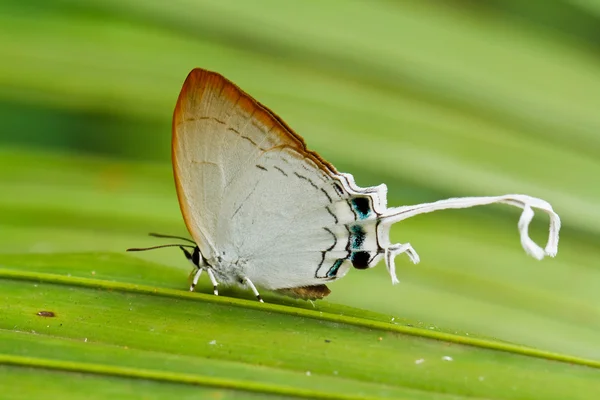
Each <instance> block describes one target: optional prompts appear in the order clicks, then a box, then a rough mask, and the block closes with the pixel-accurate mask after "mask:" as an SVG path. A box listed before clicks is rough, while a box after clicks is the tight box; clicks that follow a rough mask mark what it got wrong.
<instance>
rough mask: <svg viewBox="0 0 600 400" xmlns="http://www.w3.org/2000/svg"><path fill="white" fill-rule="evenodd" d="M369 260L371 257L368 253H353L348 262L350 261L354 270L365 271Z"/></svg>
mask: <svg viewBox="0 0 600 400" xmlns="http://www.w3.org/2000/svg"><path fill="white" fill-rule="evenodd" d="M370 259H371V255H370V254H369V252H368V251H355V252H354V253H352V256H350V261H352V266H353V267H354V268H356V269H367V268H369V260H370Z"/></svg>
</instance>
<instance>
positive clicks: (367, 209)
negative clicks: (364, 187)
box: [350, 197, 373, 219]
mask: <svg viewBox="0 0 600 400" xmlns="http://www.w3.org/2000/svg"><path fill="white" fill-rule="evenodd" d="M350 203H351V204H352V209H353V210H354V212H355V213H356V216H357V217H358V219H366V218H369V215H371V213H372V212H373V211H372V210H371V202H370V201H369V198H368V197H355V198H353V199H351V200H350Z"/></svg>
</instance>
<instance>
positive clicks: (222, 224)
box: [129, 68, 560, 301]
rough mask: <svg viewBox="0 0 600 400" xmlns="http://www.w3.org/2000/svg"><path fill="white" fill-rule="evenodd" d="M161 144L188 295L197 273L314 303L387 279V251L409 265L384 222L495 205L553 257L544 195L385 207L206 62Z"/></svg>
mask: <svg viewBox="0 0 600 400" xmlns="http://www.w3.org/2000/svg"><path fill="white" fill-rule="evenodd" d="M171 151H172V162H173V174H174V177H175V185H176V189H177V197H178V200H179V205H180V208H181V213H182V215H183V219H184V221H185V224H186V226H187V229H188V231H189V233H190V234H191V236H192V238H193V241H190V242H192V243H193V244H191V245H177V246H179V247H180V248H181V250H182V251H183V252H184V255H185V256H186V258H187V259H188V260H189V261H190V262H191V263H192V264H193V265H194V271H192V274H193V279H192V284H191V287H190V290H191V291H193V290H194V288H195V286H196V284H197V282H198V280H199V278H200V276H201V275H202V273H204V272H206V274H207V275H208V278H209V279H210V281H211V282H212V284H213V287H214V294H215V295H217V294H218V289H217V286H218V285H219V284H221V285H241V286H242V287H246V288H249V289H250V290H252V292H253V293H254V295H255V296H256V298H257V299H258V300H259V301H263V300H262V298H261V296H260V294H259V291H258V289H257V288H258V287H260V288H264V289H268V290H273V291H279V292H282V293H285V294H287V295H290V296H294V297H299V298H303V299H310V300H313V299H322V298H323V297H325V296H327V295H328V294H329V293H330V290H329V288H328V287H327V285H326V284H327V283H329V282H333V281H335V280H337V279H340V278H341V277H343V276H344V275H346V273H347V272H348V271H349V270H350V269H351V268H355V269H368V268H372V267H374V266H375V265H377V264H378V263H379V262H380V261H382V260H383V261H384V262H385V265H386V267H387V270H388V272H389V274H390V276H391V279H392V283H394V284H395V283H398V279H397V277H396V266H395V258H396V256H398V255H399V254H406V255H407V256H408V258H409V259H410V261H412V262H413V263H415V264H416V263H418V262H419V255H418V254H417V252H416V251H415V249H414V248H413V247H412V246H411V245H410V243H391V241H390V228H391V226H392V225H393V224H395V223H397V222H400V221H403V220H405V219H407V218H410V217H413V216H415V215H418V214H423V213H428V212H432V211H437V210H443V209H452V208H468V207H473V206H479V205H486V204H493V203H504V204H509V205H512V206H516V207H520V208H522V209H523V212H522V214H521V217H520V220H519V223H518V228H519V232H520V237H521V244H522V246H523V248H524V249H525V251H526V252H527V253H528V254H530V255H531V256H533V257H535V258H537V259H542V258H544V256H546V255H549V256H555V255H556V252H557V248H558V233H559V230H560V218H559V216H558V215H557V214H556V213H555V212H554V211H553V209H552V206H551V205H550V204H549V203H547V202H546V201H544V200H541V199H537V198H534V197H530V196H526V195H520V194H509V195H503V196H493V197H464V198H450V199H446V200H440V201H436V202H433V203H424V204H417V205H411V206H400V207H389V208H388V207H387V196H386V195H387V187H386V185H385V184H381V185H379V186H374V187H365V188H362V187H360V186H358V185H357V184H356V182H355V181H354V178H353V176H352V175H351V174H347V173H342V172H339V171H338V170H337V169H336V168H335V167H334V166H333V165H332V164H331V163H329V162H327V161H326V160H325V159H323V158H322V157H321V156H319V155H318V154H317V153H316V152H314V151H311V150H309V149H307V147H306V144H305V142H304V139H303V138H302V137H301V136H300V135H298V134H297V133H295V132H294V131H293V130H292V128H290V127H289V126H288V125H287V124H286V123H285V122H284V121H283V120H282V119H281V118H280V117H279V116H277V114H275V113H274V112H273V111H271V110H270V109H269V108H267V107H265V106H264V105H262V104H261V103H259V102H258V101H256V100H255V99H254V98H252V96H250V95H249V94H247V93H245V92H244V91H243V90H242V89H240V88H239V87H238V86H236V85H235V84H234V83H232V82H231V81H229V80H228V79H226V78H225V77H223V76H222V75H220V74H218V73H215V72H211V71H207V70H204V69H200V68H196V69H194V70H192V71H191V72H190V74H189V75H188V77H187V79H186V80H185V83H184V84H183V88H182V89H181V93H180V94H179V98H178V99H177V104H176V106H175V112H174V115H173V126H172V146H171ZM533 208H537V209H540V210H542V211H544V212H546V213H547V214H549V216H550V227H549V238H548V242H547V245H546V247H545V249H542V248H541V247H540V246H538V245H537V244H536V243H534V242H533V241H532V240H531V238H530V237H529V235H528V227H529V223H530V221H531V220H532V218H533V215H534V213H533ZM154 236H159V237H173V236H168V235H157V234H154ZM186 240H189V239H186ZM166 246H170V245H166ZM166 246H154V247H153V248H157V247H166ZM173 246H175V245H173ZM188 249H191V251H189V250H188ZM129 250H145V249H129Z"/></svg>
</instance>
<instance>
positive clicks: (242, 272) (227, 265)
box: [206, 255, 248, 286]
mask: <svg viewBox="0 0 600 400" xmlns="http://www.w3.org/2000/svg"><path fill="white" fill-rule="evenodd" d="M206 263H207V264H208V267H209V268H210V269H211V270H212V271H213V273H214V274H215V277H216V278H217V280H218V281H219V283H221V284H223V285H226V286H230V285H239V284H241V280H242V279H243V277H245V276H247V265H248V261H247V260H245V259H243V258H239V257H228V256H223V255H221V256H215V257H211V258H210V259H207V260H206Z"/></svg>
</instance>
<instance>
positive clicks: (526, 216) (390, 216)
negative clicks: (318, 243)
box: [382, 194, 560, 283]
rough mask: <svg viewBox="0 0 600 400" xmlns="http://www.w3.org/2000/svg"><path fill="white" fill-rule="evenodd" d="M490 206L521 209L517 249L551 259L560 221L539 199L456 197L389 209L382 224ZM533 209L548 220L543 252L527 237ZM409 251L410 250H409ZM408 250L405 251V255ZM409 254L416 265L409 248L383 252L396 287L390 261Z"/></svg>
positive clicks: (556, 241)
mask: <svg viewBox="0 0 600 400" xmlns="http://www.w3.org/2000/svg"><path fill="white" fill-rule="evenodd" d="M494 203H504V204H509V205H511V206H515V207H520V208H522V209H523V213H522V214H521V218H520V219H519V224H518V228H519V234H520V236H521V245H522V246H523V249H525V252H527V254H529V255H531V256H532V257H534V258H536V259H538V260H541V259H542V258H544V256H547V255H548V256H551V257H554V256H555V255H556V253H557V251H558V233H559V231H560V217H559V216H558V214H556V213H555V212H554V210H553V209H552V206H551V205H550V204H549V203H548V202H546V201H544V200H541V199H538V198H535V197H530V196H526V195H522V194H507V195H504V196H493V197H458V198H451V199H446V200H440V201H436V202H433V203H423V204H417V205H413V206H403V207H395V208H390V209H388V210H387V212H386V213H385V214H384V215H383V216H382V223H384V224H386V225H392V224H394V223H396V222H399V221H402V220H405V219H407V218H411V217H414V216H415V215H419V214H425V213H429V212H433V211H439V210H446V209H451V208H470V207H475V206H482V205H487V204H494ZM533 208H538V209H540V210H542V211H544V212H546V213H547V214H548V215H549V216H550V232H549V235H548V242H547V244H546V248H545V249H542V248H541V247H540V246H538V245H537V244H536V243H535V242H534V241H533V240H531V238H530V237H529V223H530V222H531V220H532V219H533V215H534V213H533ZM409 249H410V250H409ZM407 250H408V251H407ZM403 252H407V253H409V256H410V259H411V260H412V261H413V262H415V263H417V262H418V260H419V258H418V255H416V252H415V251H414V249H413V248H412V247H411V246H410V244H405V245H391V246H390V247H389V249H386V257H385V260H386V265H387V268H388V271H389V273H390V275H391V277H392V282H394V283H397V282H398V279H397V278H396V268H395V265H394V261H393V259H394V257H395V256H396V255H398V254H400V253H403Z"/></svg>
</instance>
